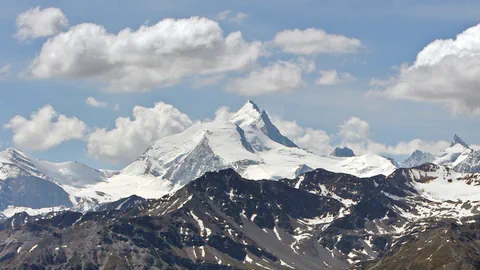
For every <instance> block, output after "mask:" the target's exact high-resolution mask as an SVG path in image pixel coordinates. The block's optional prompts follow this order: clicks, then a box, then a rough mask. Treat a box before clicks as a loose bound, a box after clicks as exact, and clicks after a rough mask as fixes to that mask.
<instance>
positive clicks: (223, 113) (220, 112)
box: [214, 106, 235, 122]
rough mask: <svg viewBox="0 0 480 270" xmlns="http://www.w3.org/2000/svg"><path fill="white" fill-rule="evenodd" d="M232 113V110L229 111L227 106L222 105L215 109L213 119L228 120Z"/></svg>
mask: <svg viewBox="0 0 480 270" xmlns="http://www.w3.org/2000/svg"><path fill="white" fill-rule="evenodd" d="M234 114H235V113H234V112H231V111H230V108H229V107H226V106H222V107H220V108H218V109H217V111H215V119H214V121H220V122H226V121H229V120H230V119H231V118H232V116H233V115H234Z"/></svg>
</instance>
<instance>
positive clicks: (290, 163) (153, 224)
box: [0, 101, 480, 269]
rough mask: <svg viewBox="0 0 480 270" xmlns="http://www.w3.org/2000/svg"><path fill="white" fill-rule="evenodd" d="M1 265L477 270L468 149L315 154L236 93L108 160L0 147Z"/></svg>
mask: <svg viewBox="0 0 480 270" xmlns="http://www.w3.org/2000/svg"><path fill="white" fill-rule="evenodd" d="M0 179H2V180H1V181H0V211H1V212H2V215H3V216H2V222H1V223H0V268H1V269H351V268H358V269H479V268H480V233H479V232H480V230H479V229H480V223H478V222H479V221H480V186H479V185H480V151H476V150H475V149H472V148H471V147H470V146H469V145H468V144H467V143H465V142H464V141H463V140H462V139H461V138H460V137H459V136H457V135H455V136H454V138H453V140H452V143H451V145H450V147H448V148H446V149H444V150H443V151H441V152H440V153H425V152H422V151H419V150H417V151H415V152H414V153H412V155H411V156H410V157H408V158H407V159H406V160H404V161H401V162H399V163H397V162H395V161H393V160H392V159H390V158H387V157H382V156H378V155H373V154H367V155H355V153H354V152H353V151H352V150H351V149H349V148H346V147H342V146H339V147H337V148H336V149H335V150H334V151H333V152H332V153H331V154H330V155H329V156H320V155H317V154H314V153H312V152H309V151H307V150H305V149H302V148H300V147H298V146H297V145H296V144H295V143H294V142H293V141H292V140H290V139H289V138H287V137H286V136H284V135H282V134H281V132H280V131H279V129H278V128H277V127H276V126H275V125H274V124H273V123H272V121H271V120H270V118H269V116H268V115H267V113H266V112H265V111H262V110H260V109H259V108H258V106H257V105H255V104H254V103H253V102H252V101H248V102H247V103H246V104H245V105H244V106H243V107H242V108H241V109H239V110H238V111H237V112H236V113H234V114H233V116H231V117H230V119H229V120H228V121H219V120H215V121H202V122H197V123H195V124H194V125H192V126H191V127H189V128H188V129H186V130H185V131H184V132H182V133H178V134H175V135H171V136H167V137H163V138H159V139H158V141H156V142H155V143H153V144H152V145H151V146H150V147H149V148H148V149H146V151H145V152H144V153H143V154H142V155H141V156H139V157H138V158H137V159H136V160H135V161H133V162H132V163H131V164H130V165H128V166H126V167H125V168H124V169H122V170H120V171H110V170H98V169H93V168H90V167H88V166H86V165H83V164H81V163H78V162H64V163H52V162H47V161H44V160H39V159H37V158H35V157H33V156H30V155H29V154H26V153H22V152H21V151H18V150H16V149H6V150H5V151H3V152H0Z"/></svg>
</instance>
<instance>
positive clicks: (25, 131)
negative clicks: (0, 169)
mask: <svg viewBox="0 0 480 270" xmlns="http://www.w3.org/2000/svg"><path fill="white" fill-rule="evenodd" d="M4 128H5V129H11V130H12V131H13V142H14V143H15V145H17V146H19V147H21V148H25V149H30V150H47V149H50V148H52V147H54V146H57V145H59V144H61V143H62V142H65V141H69V140H75V139H82V138H83V137H84V134H85V131H86V125H85V123H84V122H82V121H81V120H79V119H77V118H76V117H71V118H69V117H67V116H65V115H63V114H60V115H58V113H57V112H55V110H54V109H53V107H52V106H50V105H46V106H44V107H43V108H41V109H39V110H38V111H36V112H34V113H32V114H31V115H30V120H29V119H26V118H24V117H22V116H19V115H17V116H15V117H13V118H12V119H10V121H9V122H8V123H7V124H5V126H4Z"/></svg>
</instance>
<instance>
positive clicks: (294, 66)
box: [228, 61, 311, 96]
mask: <svg viewBox="0 0 480 270" xmlns="http://www.w3.org/2000/svg"><path fill="white" fill-rule="evenodd" d="M306 69H307V70H306ZM310 69H311V67H310V65H305V63H303V62H300V63H296V62H293V61H278V62H275V63H273V64H270V65H269V66H266V67H263V68H260V69H257V70H254V71H252V72H250V73H249V74H248V75H247V76H245V77H241V78H237V79H234V80H233V81H232V82H231V83H230V85H229V86H228V88H229V90H230V91H232V92H235V93H238V94H240V95H245V96H258V95H264V94H271V93H277V92H292V91H298V90H301V89H303V88H304V87H305V85H306V82H305V81H304V80H303V74H304V73H305V72H308V71H309V70H310Z"/></svg>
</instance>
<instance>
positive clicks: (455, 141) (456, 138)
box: [450, 134, 470, 148]
mask: <svg viewBox="0 0 480 270" xmlns="http://www.w3.org/2000/svg"><path fill="white" fill-rule="evenodd" d="M456 144H460V145H463V146H464V147H466V148H470V147H469V146H468V144H467V143H465V141H464V140H462V138H460V137H459V136H458V135H457V134H455V135H453V140H452V142H451V143H450V147H452V146H454V145H456Z"/></svg>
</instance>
